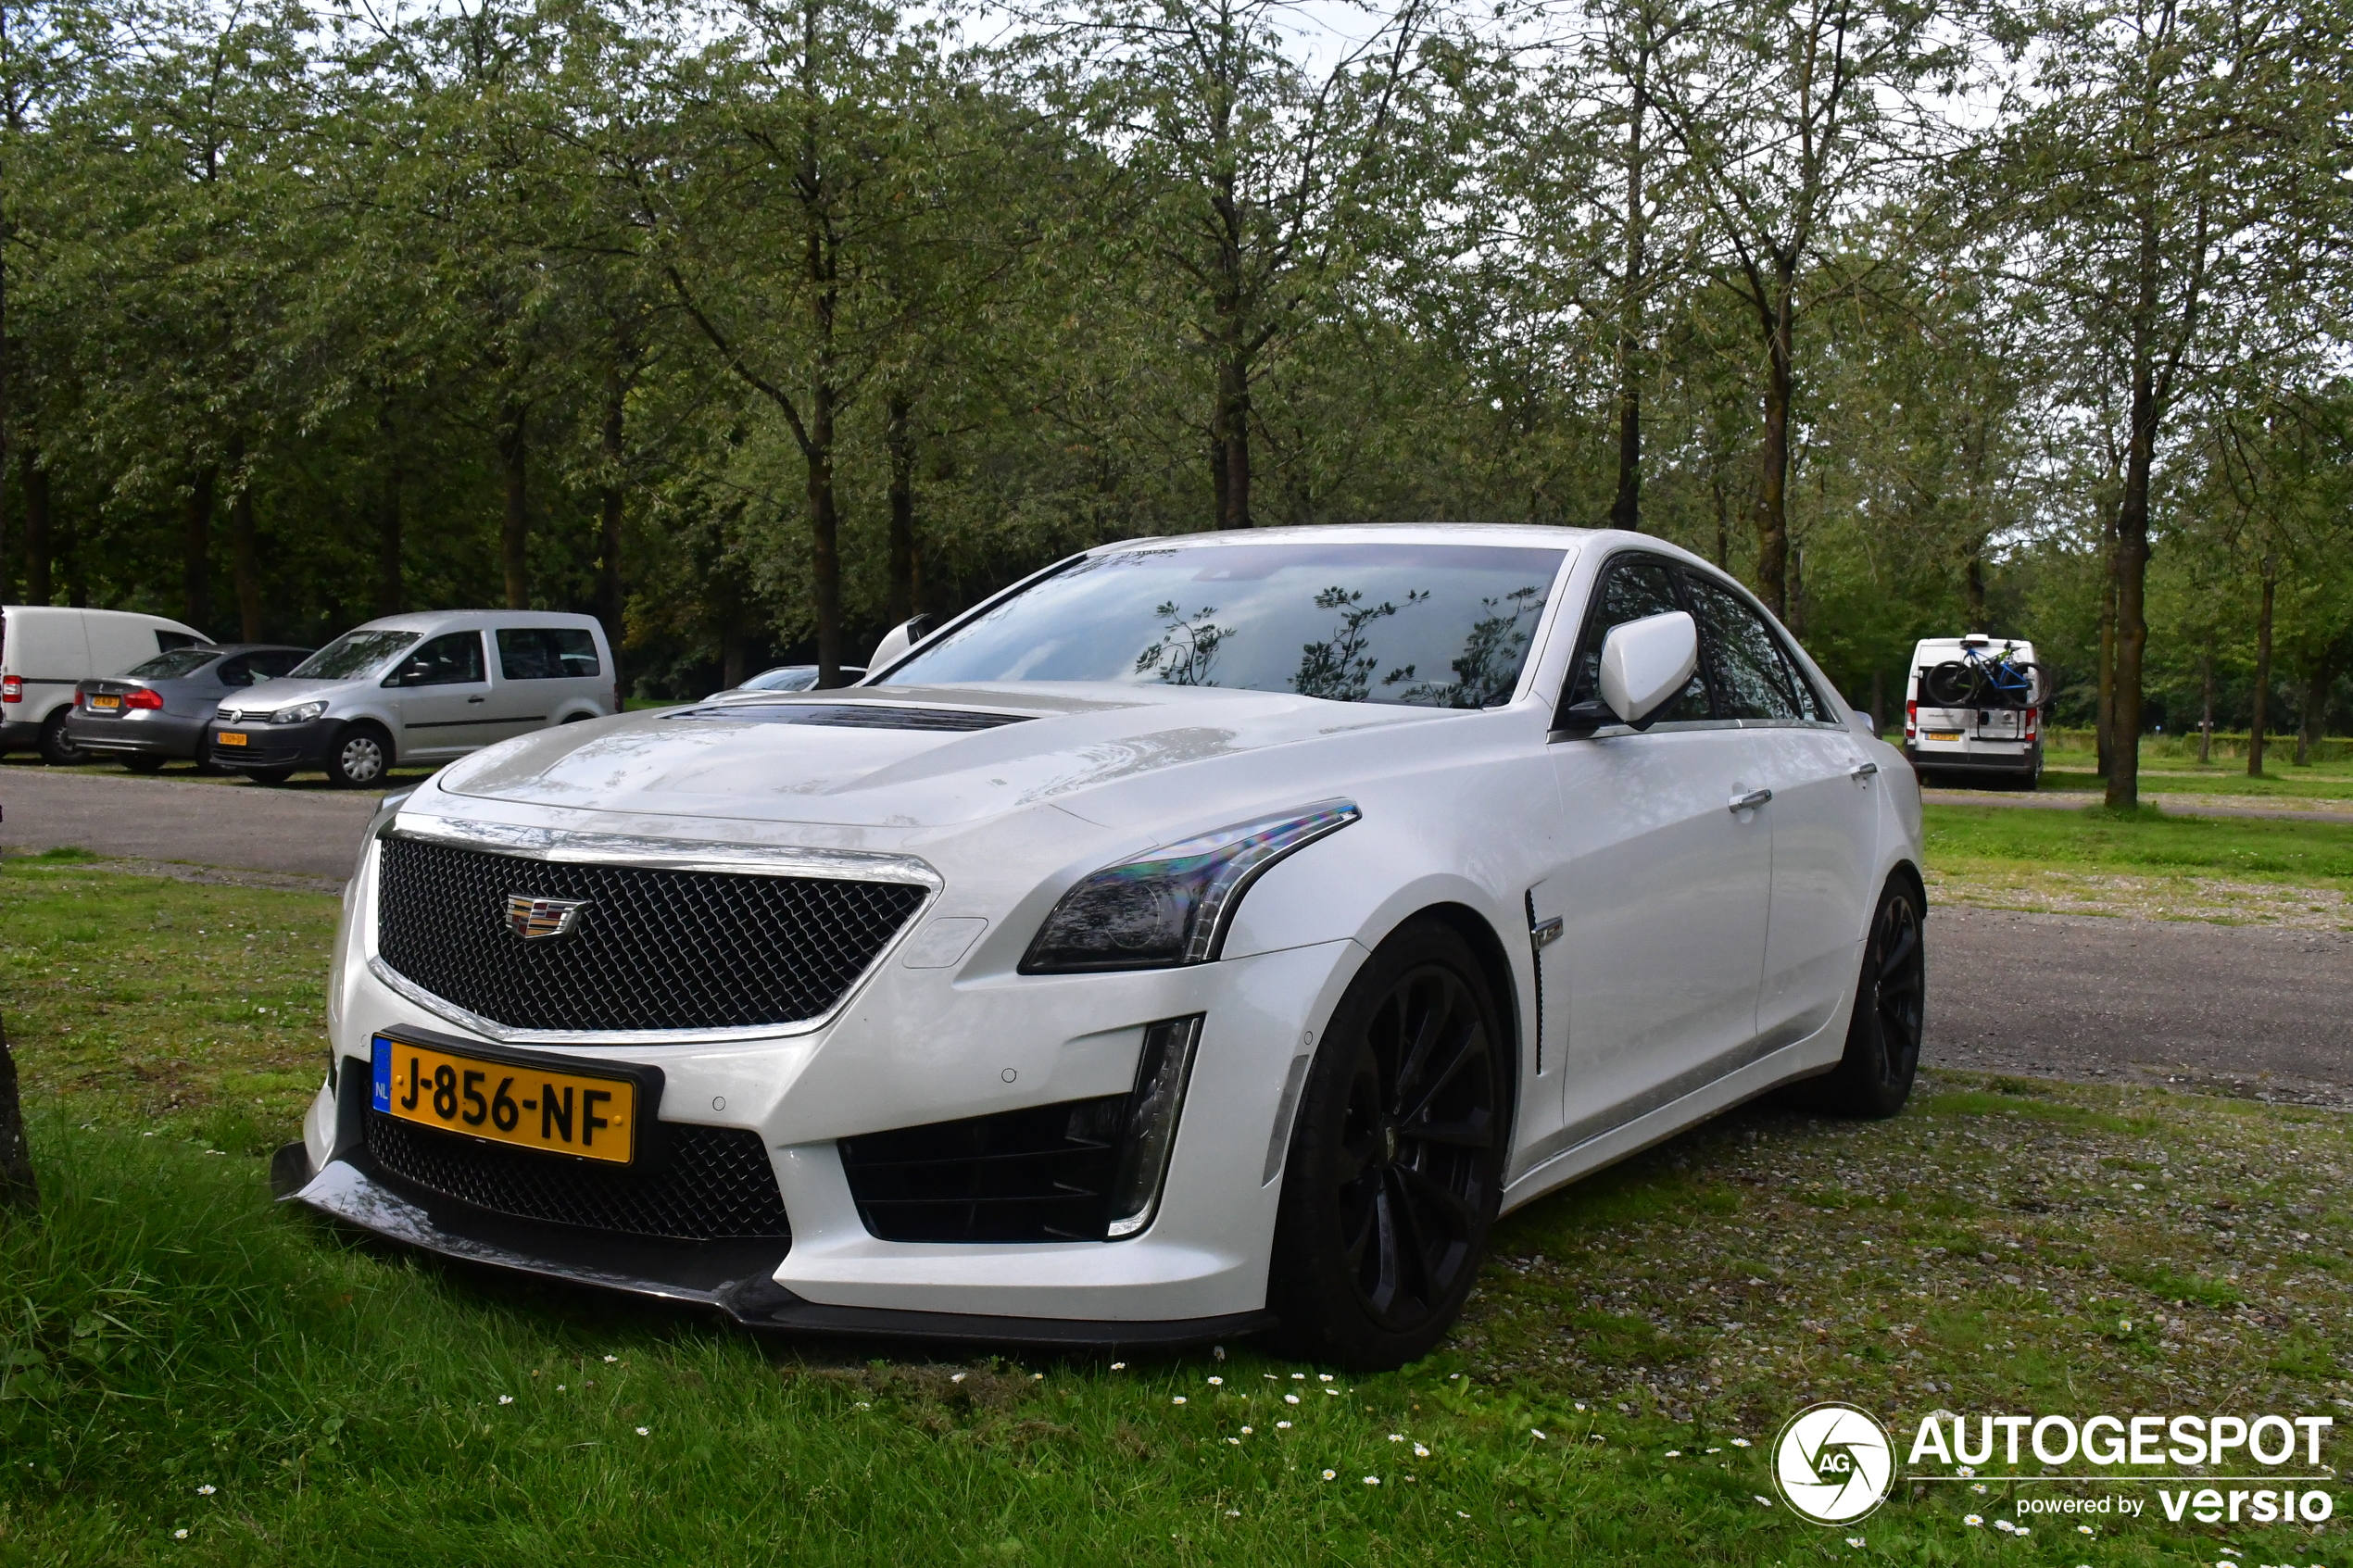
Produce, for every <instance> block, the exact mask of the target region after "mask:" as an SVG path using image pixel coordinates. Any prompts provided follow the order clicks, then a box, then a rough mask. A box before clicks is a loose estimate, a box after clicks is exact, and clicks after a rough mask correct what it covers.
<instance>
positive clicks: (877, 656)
mask: <svg viewBox="0 0 2353 1568" xmlns="http://www.w3.org/2000/svg"><path fill="white" fill-rule="evenodd" d="M930 630H931V617H930V616H928V615H916V616H911V617H909V618H908V619H907V620H905V621H900V623H899V624H898V625H896V626H894V627H892V628H891V629H890V630H889V631H887V632H885V633H883V639H882V641H881V642H879V643H876V644H875V651H874V652H873V654H871V655H870V656H868V658H867V659H866V668H867V669H869V670H883V669H886V668H887V667H888V666H890V665H892V664H896V663H897V662H898V661H899V660H900V659H902V658H904V657H906V653H907V650H908V649H909V648H912V647H913V646H915V645H916V644H917V643H919V642H922V641H923V640H924V633H926V632H928V631H930Z"/></svg>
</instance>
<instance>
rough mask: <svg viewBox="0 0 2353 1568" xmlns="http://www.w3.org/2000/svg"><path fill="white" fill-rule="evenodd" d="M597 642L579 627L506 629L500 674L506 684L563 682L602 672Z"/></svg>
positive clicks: (500, 652) (501, 631) (500, 637)
mask: <svg viewBox="0 0 2353 1568" xmlns="http://www.w3.org/2000/svg"><path fill="white" fill-rule="evenodd" d="M599 672H600V671H599V669H598V663H597V639H596V638H595V637H593V636H590V635H589V634H588V633H586V632H585V631H582V630H581V629H580V628H579V627H576V626H545V627H542V626H502V627H500V628H499V630H498V675H499V678H500V679H501V680H506V681H560V680H564V679H567V678H570V679H579V678H582V677H585V676H591V675H596V674H598V673H599Z"/></svg>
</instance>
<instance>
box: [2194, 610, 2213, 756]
mask: <svg viewBox="0 0 2353 1568" xmlns="http://www.w3.org/2000/svg"><path fill="white" fill-rule="evenodd" d="M2197 676H2198V697H2199V702H2200V709H2199V712H2198V721H2197V759H2198V762H2199V764H2200V765H2201V766H2203V765H2204V764H2206V763H2208V762H2211V761H2212V760H2214V633H2213V632H2211V631H2210V630H2209V631H2208V633H2206V648H2205V651H2204V652H2203V653H2202V654H2200V655H2199V657H2198V661H2197Z"/></svg>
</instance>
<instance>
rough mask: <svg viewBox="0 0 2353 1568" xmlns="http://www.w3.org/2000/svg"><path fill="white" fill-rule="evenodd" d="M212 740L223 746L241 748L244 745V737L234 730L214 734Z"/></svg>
mask: <svg viewBox="0 0 2353 1568" xmlns="http://www.w3.org/2000/svg"><path fill="white" fill-rule="evenodd" d="M212 738H213V739H215V740H217V741H219V742H220V744H221V745H223V746H243V745H245V735H244V734H241V733H240V732H238V731H236V730H221V731H220V732H219V733H217V734H214V736H213V737H212Z"/></svg>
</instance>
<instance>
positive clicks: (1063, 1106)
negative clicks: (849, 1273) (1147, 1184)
mask: <svg viewBox="0 0 2353 1568" xmlns="http://www.w3.org/2000/svg"><path fill="white" fill-rule="evenodd" d="M1127 1099H1128V1097H1127V1096H1126V1095H1111V1096H1107V1097H1105V1098H1101V1099H1080V1100H1064V1101H1063V1102H1062V1103H1060V1104H1058V1105H1039V1106H1032V1107H1030V1108H1029V1109H1027V1110H1007V1111H1000V1112H999V1113H997V1114H996V1115H993V1116H973V1117H968V1118H965V1119H964V1120H963V1121H959V1122H935V1123H931V1124H930V1125H929V1126H925V1127H900V1128H895V1129H893V1130H892V1131H890V1132H887V1133H867V1134H864V1135H861V1136H859V1137H854V1138H844V1139H842V1140H841V1142H840V1144H839V1146H838V1147H839V1148H840V1149H841V1164H842V1170H843V1172H844V1173H845V1174H847V1175H848V1176H849V1194H850V1197H851V1198H852V1199H854V1200H855V1201H856V1203H857V1205H858V1217H859V1218H860V1219H861V1220H862V1221H864V1222H865V1225H866V1229H867V1231H868V1232H869V1233H871V1234H872V1235H874V1236H878V1237H880V1238H881V1239H882V1240H885V1241H1101V1240H1102V1239H1103V1238H1104V1236H1105V1235H1106V1233H1107V1232H1108V1230H1109V1228H1110V1224H1111V1183H1112V1173H1113V1167H1114V1161H1115V1160H1116V1159H1117V1143H1118V1138H1119V1131H1120V1128H1121V1127H1122V1126H1124V1125H1125V1124H1126V1117H1127Z"/></svg>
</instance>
